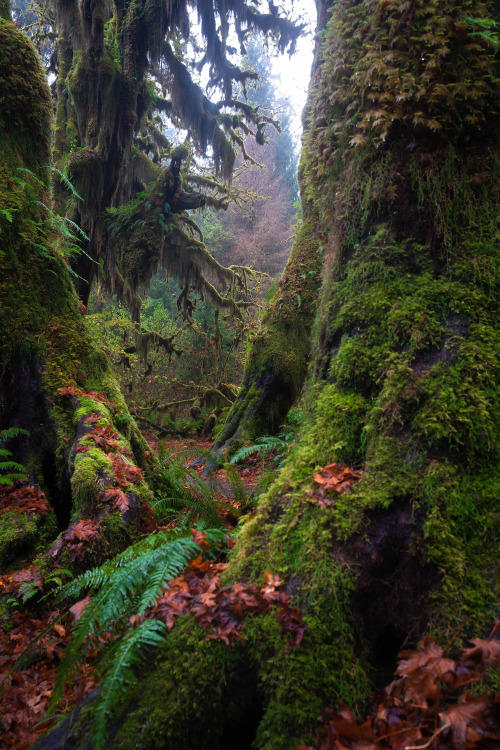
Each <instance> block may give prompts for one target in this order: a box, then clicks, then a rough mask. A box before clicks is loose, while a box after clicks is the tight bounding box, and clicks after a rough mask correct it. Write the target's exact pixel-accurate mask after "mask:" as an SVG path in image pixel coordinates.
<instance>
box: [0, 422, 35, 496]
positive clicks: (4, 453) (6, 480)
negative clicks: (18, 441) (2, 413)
mask: <svg viewBox="0 0 500 750" xmlns="http://www.w3.org/2000/svg"><path fill="white" fill-rule="evenodd" d="M18 435H29V432H28V431H27V430H23V429H21V428H20V427H9V428H8V429H7V430H2V431H1V432H0V445H2V443H5V441H6V440H10V439H11V438H14V437H17V436H18ZM11 456H12V453H11V452H10V451H9V450H7V448H0V484H9V485H12V484H14V482H17V481H18V480H23V481H27V480H28V475H27V471H28V470H27V469H26V467H25V466H23V465H22V464H19V463H17V461H13V460H12V459H11Z"/></svg>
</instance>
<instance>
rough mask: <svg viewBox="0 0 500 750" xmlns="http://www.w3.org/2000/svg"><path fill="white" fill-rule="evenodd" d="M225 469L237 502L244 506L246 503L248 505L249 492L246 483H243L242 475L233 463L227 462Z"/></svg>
mask: <svg viewBox="0 0 500 750" xmlns="http://www.w3.org/2000/svg"><path fill="white" fill-rule="evenodd" d="M224 469H225V472H226V476H227V478H228V480H229V483H230V485H231V488H232V490H233V496H234V499H235V500H236V501H237V502H239V503H241V505H242V507H244V506H245V505H248V503H249V500H250V498H249V496H248V492H247V490H246V488H245V485H244V484H243V481H242V479H241V477H240V475H239V474H238V472H237V471H236V469H235V467H234V466H232V465H231V464H225V465H224Z"/></svg>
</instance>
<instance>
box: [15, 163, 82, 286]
mask: <svg viewBox="0 0 500 750" xmlns="http://www.w3.org/2000/svg"><path fill="white" fill-rule="evenodd" d="M52 171H53V172H54V173H55V174H56V176H57V177H58V178H59V180H60V181H61V182H62V183H63V184H64V185H65V186H66V188H67V189H68V190H69V191H70V192H71V193H72V195H73V196H74V197H75V198H77V199H78V200H82V198H81V196H80V195H79V194H78V193H77V191H76V190H75V188H74V186H73V185H72V184H71V182H70V180H68V178H67V177H66V175H64V174H63V173H62V172H60V171H59V170H58V169H55V168H53V170H52ZM17 172H18V174H17V175H16V176H13V177H12V178H11V179H12V181H13V182H15V183H16V184H17V185H19V187H21V188H22V189H23V190H24V191H25V193H26V196H27V197H28V199H29V201H30V202H31V204H32V205H33V206H36V207H37V210H39V212H40V215H39V217H38V218H37V219H28V223H29V224H31V226H32V227H33V229H34V233H28V232H20V235H21V237H24V239H25V240H26V241H27V242H29V244H30V245H32V246H33V247H34V248H35V249H36V250H37V251H38V253H39V254H40V255H41V256H42V258H50V257H51V254H52V253H51V250H49V247H48V245H50V244H51V243H50V242H49V240H55V243H54V245H53V246H54V247H55V248H56V249H57V251H58V252H59V253H60V255H61V256H62V257H63V258H64V259H65V262H66V265H67V266H68V270H69V272H70V273H71V274H72V275H73V276H77V274H76V273H75V272H74V271H73V270H72V269H71V266H70V265H69V259H71V258H72V257H73V256H75V255H80V254H83V255H86V256H87V257H88V258H89V259H90V260H92V261H93V259H92V258H90V256H89V255H87V253H86V252H85V250H83V248H82V247H81V240H84V241H88V239H89V238H88V235H87V234H86V233H85V232H84V231H83V229H81V228H80V227H79V226H78V224H76V223H75V222H74V221H72V220H71V219H69V218H68V217H67V216H60V215H59V214H56V213H55V212H54V211H53V210H52V209H51V208H50V206H47V205H46V204H45V203H44V202H43V201H41V200H39V198H38V194H37V191H40V189H41V190H42V191H43V190H45V189H46V186H45V184H44V183H43V182H42V180H40V179H39V178H38V177H37V176H36V175H35V174H34V173H33V172H31V170H29V169H26V168H25V167H19V168H18V169H17ZM21 175H22V176H21ZM14 210H17V209H14ZM6 218H7V220H8V221H10V223H12V220H13V219H12V217H11V218H10V219H9V217H8V216H6ZM34 236H35V237H36V240H35V239H33V237H34ZM93 262H95V261H93ZM48 270H49V271H50V273H55V272H54V271H51V270H50V269H48Z"/></svg>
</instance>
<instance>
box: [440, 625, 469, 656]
mask: <svg viewBox="0 0 500 750" xmlns="http://www.w3.org/2000/svg"><path fill="white" fill-rule="evenodd" d="M469 620H470V617H466V618H465V620H464V621H463V623H462V624H461V625H460V627H459V628H458V630H457V632H456V633H455V635H454V636H453V638H452V639H451V641H449V643H447V644H446V646H445V647H444V649H443V655H444V654H445V653H446V652H447V651H448V649H449V648H450V646H451V644H452V643H453V642H454V641H455V640H456V639H457V638H458V636H459V635H460V633H461V632H462V630H463V628H464V625H465V623H466V622H468V621H469Z"/></svg>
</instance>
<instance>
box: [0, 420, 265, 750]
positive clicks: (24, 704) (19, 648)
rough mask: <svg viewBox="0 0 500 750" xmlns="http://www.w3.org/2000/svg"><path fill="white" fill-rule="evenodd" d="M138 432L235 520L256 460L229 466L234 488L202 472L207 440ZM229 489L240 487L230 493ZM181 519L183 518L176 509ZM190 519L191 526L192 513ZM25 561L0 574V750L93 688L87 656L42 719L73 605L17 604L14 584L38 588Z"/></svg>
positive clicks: (15, 749)
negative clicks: (4, 617)
mask: <svg viewBox="0 0 500 750" xmlns="http://www.w3.org/2000/svg"><path fill="white" fill-rule="evenodd" d="M144 436H145V438H146V440H147V441H148V442H149V444H150V445H151V447H152V449H153V450H154V451H155V452H157V453H158V452H159V454H160V455H163V456H165V457H169V456H172V457H173V458H174V459H176V460H177V461H178V462H179V461H180V462H182V463H183V464H184V466H185V467H186V469H188V470H189V471H190V472H191V473H193V472H195V473H196V474H197V475H198V476H199V478H200V480H201V481H202V482H204V483H207V484H210V486H211V488H212V491H213V493H214V496H215V499H216V500H217V501H218V504H219V508H220V515H221V518H222V520H223V522H224V525H225V526H226V527H227V528H228V530H232V529H233V528H234V527H235V526H236V525H237V523H238V515H239V509H240V506H241V500H238V498H237V497H236V495H238V493H240V495H241V490H242V488H243V490H244V494H246V496H247V498H251V497H252V493H253V492H254V490H255V488H256V486H257V484H258V482H259V479H260V478H261V476H262V473H263V471H264V470H265V469H266V466H265V464H264V463H263V462H262V460H261V459H260V458H257V457H256V456H250V457H249V458H248V460H247V462H246V464H245V465H244V466H235V471H236V472H237V475H238V476H239V478H240V480H241V482H238V483H237V485H236V484H235V480H234V475H233V478H231V477H228V475H227V472H226V470H225V469H218V470H217V471H215V472H212V473H211V474H207V472H206V469H205V459H206V457H207V455H208V451H209V449H210V447H211V445H212V442H211V441H210V440H207V439H204V438H197V437H193V438H189V437H182V438H177V437H172V438H167V439H162V440H160V441H159V440H158V439H157V437H156V436H155V433H154V432H149V431H145V432H144ZM184 459H185V460H184ZM187 481H189V479H188V480H187ZM235 487H238V488H239V489H236V491H235ZM9 489H11V488H9ZM3 491H5V488H2V486H1V485H0V496H1V494H2V492H3ZM142 520H143V521H144V524H143V529H144V531H145V532H146V533H155V527H156V529H165V528H167V527H165V526H162V525H158V524H156V521H155V520H153V521H151V518H144V519H142ZM180 520H181V521H183V522H184V523H185V516H184V517H183V515H182V511H181V512H180ZM190 521H191V522H192V523H195V522H196V516H193V517H192V518H190ZM175 524H176V521H170V522H169V524H168V527H171V528H175ZM32 562H33V561H32V560H25V561H23V562H21V563H18V565H17V566H15V567H16V569H15V570H14V571H11V572H9V573H6V574H4V575H2V576H0V594H3V595H10V598H9V599H8V600H7V608H8V609H10V611H11V613H12V614H11V622H10V630H9V628H6V630H3V629H2V628H0V703H1V706H2V710H1V714H0V750H27V748H29V747H30V746H31V745H32V744H33V743H34V742H35V741H36V740H37V739H38V738H39V736H40V735H41V734H43V733H44V732H45V731H47V729H49V728H50V727H51V726H53V725H54V723H56V721H57V720H58V718H60V717H61V715H65V714H67V713H68V712H69V711H70V710H71V709H72V708H73V707H74V706H75V705H76V704H77V703H78V702H79V701H80V700H81V699H82V698H83V697H84V696H85V695H86V694H87V693H88V692H89V691H90V690H92V689H93V688H94V687H96V685H97V683H98V679H99V678H98V675H97V671H96V670H95V668H94V665H93V655H92V653H91V654H89V656H88V659H87V661H86V663H85V664H81V665H80V671H79V675H78V679H75V680H74V681H73V683H72V684H71V685H66V687H65V690H64V702H63V705H62V707H61V708H60V712H59V714H57V715H54V714H52V715H51V717H48V718H45V713H46V711H47V709H48V707H49V703H50V698H51V695H52V693H53V690H54V687H55V684H56V678H57V670H58V666H59V664H60V662H61V659H62V657H63V654H64V649H65V648H66V646H67V645H68V643H69V641H70V637H71V628H72V623H74V622H75V619H77V617H78V611H77V609H75V607H72V608H71V609H68V608H67V607H60V608H53V605H52V607H50V605H49V607H47V604H45V605H44V604H43V603H40V604H37V603H36V599H35V598H33V599H32V600H31V601H30V606H29V608H27V607H25V605H23V604H22V603H21V601H20V598H19V587H20V586H21V585H22V584H34V585H40V587H42V586H43V582H42V579H41V577H40V574H39V573H38V571H37V570H36V569H34V568H33V566H32ZM3 598H5V597H3ZM49 601H50V600H49ZM72 610H73V611H72Z"/></svg>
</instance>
